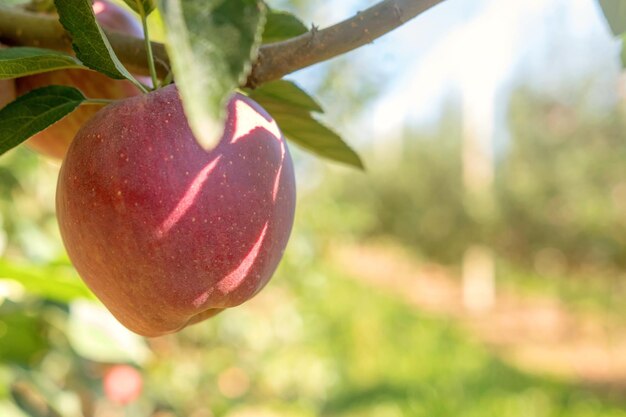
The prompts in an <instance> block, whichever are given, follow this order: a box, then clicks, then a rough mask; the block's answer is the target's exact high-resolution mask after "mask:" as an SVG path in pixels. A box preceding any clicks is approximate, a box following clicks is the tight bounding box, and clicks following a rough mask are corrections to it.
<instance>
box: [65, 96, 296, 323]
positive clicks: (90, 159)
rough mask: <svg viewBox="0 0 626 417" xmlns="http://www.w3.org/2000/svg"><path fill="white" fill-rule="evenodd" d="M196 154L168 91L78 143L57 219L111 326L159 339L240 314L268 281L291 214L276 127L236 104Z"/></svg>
mask: <svg viewBox="0 0 626 417" xmlns="http://www.w3.org/2000/svg"><path fill="white" fill-rule="evenodd" d="M227 112H228V117H227V120H226V125H225V131H224V133H223V136H222V138H221V140H220V142H219V144H218V145H217V147H216V148H215V149H213V150H212V151H210V152H207V151H205V150H203V149H202V148H201V147H200V146H199V145H198V144H197V142H196V140H195V138H194V137H193V134H192V132H191V130H190V128H189V125H188V123H187V120H186V118H185V115H184V113H183V108H182V106H181V101H180V98H179V95H178V90H177V89H176V87H175V86H174V85H170V86H168V87H165V88H162V89H160V90H157V91H156V92H153V93H150V94H147V95H142V96H137V97H133V98H130V99H126V100H122V101H120V102H118V103H114V104H111V105H109V106H107V107H105V108H104V109H103V110H101V111H100V112H98V113H97V114H96V115H95V116H94V117H93V118H92V119H91V120H90V121H89V122H87V124H85V126H83V128H82V129H81V130H80V131H79V132H78V134H77V135H76V138H75V139H74V141H73V142H72V144H71V146H70V148H69V150H68V153H67V156H66V158H65V160H64V162H63V165H62V167H61V172H60V175H59V183H58V188H57V216H58V221H59V226H60V229H61V235H62V237H63V241H64V243H65V247H66V249H67V251H68V254H69V256H70V259H71V260H72V263H73V264H74V266H75V267H76V269H77V271H78V273H79V274H80V276H81V277H82V278H83V280H84V281H85V282H86V283H87V285H88V286H89V287H90V288H91V289H92V291H93V292H94V293H95V294H96V296H98V298H100V300H102V302H103V303H104V304H105V305H106V306H107V307H108V309H109V310H110V311H111V313H113V315H114V316H115V317H117V319H118V320H119V321H120V322H121V323H122V324H124V325H125V326H126V327H128V328H129V329H130V330H133V331H134V332H136V333H139V334H141V335H144V336H159V335H163V334H166V333H171V332H175V331H177V330H179V329H181V328H183V327H185V326H186V325H188V324H191V323H195V322H198V321H200V320H203V319H205V318H207V317H210V316H212V315H214V314H216V313H218V312H219V311H221V310H222V309H224V308H228V307H233V306H236V305H239V304H241V303H243V302H244V301H246V300H248V299H249V298H251V297H252V296H254V295H255V294H256V293H257V292H258V291H259V290H260V289H261V288H262V287H263V286H264V285H265V284H266V283H267V282H268V280H269V279H270V277H271V276H272V274H273V273H274V270H275V269H276V267H277V265H278V263H279V261H280V259H281V257H282V254H283V251H284V248H285V246H286V244H287V240H288V238H289V233H290V231H291V226H292V223H293V216H294V208H295V178H294V172H293V166H292V162H291V157H290V155H289V151H288V149H287V146H286V143H285V140H284V138H283V136H282V134H281V133H280V130H279V129H278V126H277V125H276V122H275V121H274V120H273V119H272V118H271V117H270V116H269V115H268V114H267V113H266V112H265V110H263V109H262V108H261V107H260V106H259V105H258V104H257V103H255V102H254V101H252V100H251V99H249V98H247V97H245V96H243V95H241V94H235V95H234V96H233V97H232V98H231V99H230V101H229V103H228V106H227Z"/></svg>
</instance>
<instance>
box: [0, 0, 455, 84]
mask: <svg viewBox="0 0 626 417" xmlns="http://www.w3.org/2000/svg"><path fill="white" fill-rule="evenodd" d="M443 1H445V0H384V1H381V2H380V3H378V4H376V5H374V6H372V7H370V8H369V9H367V10H364V11H362V12H359V13H357V14H356V15H355V16H354V17H352V18H350V19H347V20H344V21H343V22H340V23H337V24H336V25H333V26H330V27H328V28H326V29H323V30H318V29H317V28H313V29H312V30H310V31H309V32H307V33H305V34H303V35H300V36H297V37H295V38H292V39H288V40H286V41H282V42H276V43H272V44H267V45H263V46H261V48H260V49H259V55H258V58H257V60H256V62H255V63H254V64H253V66H252V70H251V73H250V75H249V77H248V80H247V81H246V86H247V87H252V88H254V87H256V86H259V85H261V84H263V83H266V82H268V81H273V80H277V79H280V78H282V77H283V76H285V75H287V74H290V73H292V72H294V71H297V70H299V69H302V68H305V67H308V66H310V65H313V64H316V63H318V62H322V61H326V60H328V59H330V58H333V57H336V56H338V55H341V54H344V53H346V52H349V51H351V50H353V49H356V48H358V47H360V46H363V45H365V44H368V43H372V42H373V41H374V40H375V39H377V38H379V37H381V36H382V35H384V34H386V33H387V32H390V31H392V30H393V29H395V28H397V27H398V26H401V25H402V24H404V23H406V22H407V21H408V20H410V19H412V18H414V17H416V16H418V15H419V14H421V13H423V12H424V11H426V10H428V9H430V8H431V7H433V6H435V5H437V4H439V3H442V2H443ZM107 36H108V38H109V41H110V42H111V45H112V46H113V49H114V50H115V52H116V53H117V54H118V57H119V58H120V60H121V61H122V62H123V63H124V65H126V67H127V68H128V69H129V71H130V72H132V73H135V74H138V75H149V68H148V65H147V57H146V51H145V45H144V42H143V40H141V39H138V38H134V37H131V36H127V35H123V34H120V33H117V32H109V31H107ZM0 42H2V43H5V44H8V45H23V46H37V47H42V48H50V49H57V50H65V51H69V50H71V40H70V38H69V36H68V35H67V33H66V32H65V31H64V29H63V28H62V27H61V25H60V24H59V22H58V20H57V19H56V18H55V17H51V16H46V15H42V14H36V13H32V12H27V11H24V10H21V9H17V8H10V7H7V6H0ZM152 48H153V53H154V57H155V60H156V63H157V73H158V74H159V76H160V77H164V76H165V75H166V74H167V72H168V71H169V59H168V57H167V53H166V51H165V47H164V46H163V44H160V43H156V42H153V43H152Z"/></svg>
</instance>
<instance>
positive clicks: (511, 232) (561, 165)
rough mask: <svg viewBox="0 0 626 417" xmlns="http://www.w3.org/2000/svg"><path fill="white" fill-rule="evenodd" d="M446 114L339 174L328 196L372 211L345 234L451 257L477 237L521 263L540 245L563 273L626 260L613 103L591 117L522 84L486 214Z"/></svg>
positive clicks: (622, 171)
mask: <svg viewBox="0 0 626 417" xmlns="http://www.w3.org/2000/svg"><path fill="white" fill-rule="evenodd" d="M446 120H447V121H446V122H445V123H444V126H447V127H445V128H442V129H441V130H440V131H438V132H436V133H435V134H433V135H432V136H425V135H418V134H415V135H410V136H408V137H407V138H406V139H405V140H404V141H403V142H401V151H399V152H398V153H397V154H394V155H387V157H388V158H389V160H390V161H393V162H385V161H384V159H383V158H384V157H379V158H378V159H374V160H376V161H377V168H376V169H375V170H374V171H373V172H372V175H368V176H361V175H357V174H351V173H346V175H344V176H343V177H341V176H338V178H342V179H340V180H339V181H338V183H337V184H335V185H334V187H335V189H334V191H331V192H330V193H331V195H329V196H328V197H327V198H328V199H329V200H334V201H336V204H339V205H341V207H345V209H346V210H349V207H354V206H357V207H369V208H371V210H372V212H371V213H362V214H361V217H362V222H361V224H359V225H356V226H355V225H353V226H354V227H356V229H354V228H353V229H352V230H353V232H355V233H357V235H359V236H363V237H373V236H378V235H389V236H393V237H395V238H397V239H400V240H401V241H402V242H404V243H406V244H409V245H411V246H413V247H414V248H415V249H417V251H418V252H419V253H420V254H422V255H423V256H425V257H428V258H430V259H434V260H439V261H442V262H445V263H452V264H455V263H458V262H460V260H461V258H462V256H463V252H464V251H465V249H466V248H467V247H468V246H469V245H471V244H474V243H485V244H489V245H491V246H493V247H494V248H495V249H496V251H497V253H498V255H499V256H501V257H502V258H504V259H507V260H509V261H512V262H514V263H517V264H518V265H520V266H523V268H525V269H528V268H533V267H534V265H535V264H536V262H537V259H538V258H539V259H542V258H545V256H546V253H547V254H548V255H550V254H552V255H553V256H551V259H552V261H553V262H557V263H560V264H561V267H560V270H559V273H561V274H564V273H566V272H567V271H570V272H571V271H572V270H573V269H577V268H581V267H583V266H585V265H594V266H595V267H597V268H605V269H606V268H610V269H613V270H615V269H617V268H622V267H624V266H625V265H626V251H625V250H626V249H625V248H626V241H625V240H624V239H626V238H625V237H624V234H623V230H624V226H625V224H626V223H625V222H626V217H625V215H626V210H624V195H625V194H624V193H625V191H624V190H626V185H624V182H623V178H625V177H626V167H625V166H624V164H623V161H624V158H626V142H624V140H623V138H624V136H623V133H622V132H624V131H625V129H626V120H625V119H624V117H623V115H622V113H621V110H620V109H619V108H616V109H614V110H613V111H612V113H611V114H610V115H606V116H604V117H602V118H600V119H599V118H598V117H597V116H594V115H590V114H585V113H584V112H583V111H579V110H577V109H576V108H573V107H570V106H567V105H564V104H560V103H555V102H551V101H549V100H546V99H543V98H541V97H538V96H535V95H532V94H530V93H527V92H523V91H520V92H519V93H518V95H517V96H516V98H515V100H514V101H513V104H512V108H511V142H510V144H509V145H508V147H507V148H506V149H505V150H503V151H502V152H501V154H500V155H499V157H498V162H497V168H496V183H495V185H494V193H495V194H494V201H493V204H494V207H493V208H492V209H491V211H489V213H490V214H489V216H487V218H484V219H479V218H476V217H473V216H472V215H471V211H469V210H468V204H469V203H470V201H469V199H468V197H467V195H465V193H464V190H463V184H462V172H461V132H460V130H459V128H458V126H459V122H458V120H459V119H458V117H457V116H455V114H454V112H450V113H449V114H448V116H447V117H446ZM389 153H390V154H393V146H390V147H389ZM372 158H374V157H372ZM395 158H397V159H395ZM416 179H419V180H416ZM353 226H350V227H353ZM333 227H342V226H341V225H337V224H334V225H333ZM350 227H344V228H343V230H346V231H350Z"/></svg>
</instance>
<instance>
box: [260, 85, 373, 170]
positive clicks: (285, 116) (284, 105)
mask: <svg viewBox="0 0 626 417" xmlns="http://www.w3.org/2000/svg"><path fill="white" fill-rule="evenodd" d="M250 98H252V99H253V100H254V101H256V102H258V103H259V104H260V105H261V106H262V107H263V108H264V109H265V110H267V111H268V113H269V114H271V115H272V117H273V118H274V120H276V123H277V124H278V126H279V127H280V130H281V131H282V132H283V134H284V135H285V136H286V137H287V139H289V140H290V141H291V142H294V143H295V144H297V145H299V146H301V147H302V148H304V149H306V150H308V151H310V152H312V153H314V154H316V155H319V156H321V157H323V158H327V159H331V160H333V161H337V162H341V163H344V164H347V165H351V166H353V167H356V168H359V169H364V166H363V162H362V161H361V158H360V157H359V155H358V154H357V153H356V152H355V151H354V150H353V149H352V148H350V146H348V145H347V144H346V143H345V142H344V141H343V139H341V137H340V136H339V135H338V134H337V133H335V132H333V131H332V130H331V129H329V128H327V127H326V126H324V125H323V124H322V123H320V122H319V121H317V120H316V119H314V118H313V116H312V115H311V112H312V111H313V112H321V110H322V109H321V108H320V106H319V104H317V103H316V102H315V100H313V99H312V98H311V97H310V96H309V95H308V94H306V93H305V92H304V91H303V90H302V89H300V87H298V86H297V85H296V84H294V83H292V82H291V81H286V80H279V81H274V82H271V83H267V84H264V85H262V86H261V87H259V88H257V89H256V90H253V91H251V92H250Z"/></svg>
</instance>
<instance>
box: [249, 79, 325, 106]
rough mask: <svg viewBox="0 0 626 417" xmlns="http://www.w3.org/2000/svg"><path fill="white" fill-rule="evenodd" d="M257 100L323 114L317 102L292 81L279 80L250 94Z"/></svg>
mask: <svg viewBox="0 0 626 417" xmlns="http://www.w3.org/2000/svg"><path fill="white" fill-rule="evenodd" d="M250 96H251V97H254V99H255V100H256V99H257V98H258V99H259V100H266V101H268V100H274V101H279V102H283V103H284V104H289V105H290V106H293V107H298V108H300V109H303V110H308V111H314V112H318V113H323V110H322V107H321V106H320V105H319V104H318V102H317V101H315V99H314V98H313V97H311V96H310V95H308V94H307V93H306V91H304V90H303V89H301V88H300V87H298V85H297V84H295V83H294V82H292V81H287V80H278V81H272V82H270V83H266V84H264V85H262V86H260V87H258V88H257V89H256V90H254V91H252V93H251V94H250Z"/></svg>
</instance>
